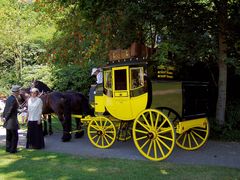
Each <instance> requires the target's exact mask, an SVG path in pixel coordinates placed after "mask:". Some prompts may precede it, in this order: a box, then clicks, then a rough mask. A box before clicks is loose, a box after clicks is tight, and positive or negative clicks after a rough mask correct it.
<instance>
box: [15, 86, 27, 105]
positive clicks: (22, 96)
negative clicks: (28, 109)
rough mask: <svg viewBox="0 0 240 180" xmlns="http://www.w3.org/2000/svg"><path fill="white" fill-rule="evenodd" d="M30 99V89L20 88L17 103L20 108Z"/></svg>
mask: <svg viewBox="0 0 240 180" xmlns="http://www.w3.org/2000/svg"><path fill="white" fill-rule="evenodd" d="M29 97H30V88H21V89H20V92H19V96H18V102H19V104H20V106H22V107H25V106H27V100H28V99H29Z"/></svg>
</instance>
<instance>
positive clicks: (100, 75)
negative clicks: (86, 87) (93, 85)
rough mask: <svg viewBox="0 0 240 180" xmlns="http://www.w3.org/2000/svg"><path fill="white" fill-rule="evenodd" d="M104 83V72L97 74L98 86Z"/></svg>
mask: <svg viewBox="0 0 240 180" xmlns="http://www.w3.org/2000/svg"><path fill="white" fill-rule="evenodd" d="M102 82H103V74H102V71H100V72H99V73H98V74H97V84H102Z"/></svg>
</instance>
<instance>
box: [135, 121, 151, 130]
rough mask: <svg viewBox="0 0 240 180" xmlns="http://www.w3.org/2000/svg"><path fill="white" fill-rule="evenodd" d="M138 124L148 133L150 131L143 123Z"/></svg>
mask: <svg viewBox="0 0 240 180" xmlns="http://www.w3.org/2000/svg"><path fill="white" fill-rule="evenodd" d="M137 122H138V124H140V125H141V126H142V127H143V128H144V129H146V130H147V131H149V128H148V127H147V126H146V125H144V124H143V123H141V122H140V121H137Z"/></svg>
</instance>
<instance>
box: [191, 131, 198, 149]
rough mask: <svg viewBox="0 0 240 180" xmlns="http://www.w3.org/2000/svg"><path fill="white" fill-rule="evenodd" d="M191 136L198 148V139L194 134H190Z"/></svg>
mask: <svg viewBox="0 0 240 180" xmlns="http://www.w3.org/2000/svg"><path fill="white" fill-rule="evenodd" d="M190 135H191V137H192V139H193V140H194V142H195V144H196V145H197V146H198V142H197V140H196V138H195V137H194V135H193V134H192V132H190Z"/></svg>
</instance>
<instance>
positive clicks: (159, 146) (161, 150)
mask: <svg viewBox="0 0 240 180" xmlns="http://www.w3.org/2000/svg"><path fill="white" fill-rule="evenodd" d="M156 142H157V145H158V148H159V149H160V152H161V154H162V156H165V154H164V152H163V149H162V146H161V144H160V143H159V141H158V139H157V141H156Z"/></svg>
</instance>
